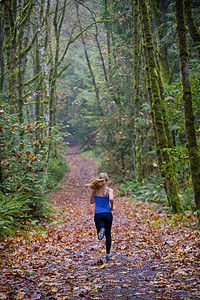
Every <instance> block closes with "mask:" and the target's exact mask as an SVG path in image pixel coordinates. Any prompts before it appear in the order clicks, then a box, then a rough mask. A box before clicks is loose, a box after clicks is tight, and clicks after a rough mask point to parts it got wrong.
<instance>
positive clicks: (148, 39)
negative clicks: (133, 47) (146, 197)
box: [139, 0, 183, 213]
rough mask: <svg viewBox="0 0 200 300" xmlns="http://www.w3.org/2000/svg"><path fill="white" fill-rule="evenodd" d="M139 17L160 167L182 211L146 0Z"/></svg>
mask: <svg viewBox="0 0 200 300" xmlns="http://www.w3.org/2000/svg"><path fill="white" fill-rule="evenodd" d="M139 5H140V11H141V19H142V25H143V30H144V41H145V44H146V45H145V46H146V51H147V62H148V66H149V76H150V78H149V79H150V85H151V91H152V97H153V103H152V111H153V118H154V122H155V131H156V132H155V135H156V137H157V143H158V147H159V149H160V152H161V158H162V168H164V171H165V182H166V185H167V189H166V190H167V193H168V195H167V196H168V199H169V201H170V204H171V206H172V209H173V212H174V213H182V212H183V208H182V205H181V201H180V198H179V195H178V182H177V179H176V177H175V174H174V167H173V163H172V161H171V158H170V154H169V151H168V140H167V136H166V131H165V126H164V120H163V115H162V105H163V104H162V99H161V96H160V89H159V82H158V73H157V66H156V61H155V56H154V45H153V38H152V34H151V28H150V19H149V14H148V8H147V4H146V0H140V1H139Z"/></svg>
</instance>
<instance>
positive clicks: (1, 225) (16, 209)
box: [0, 193, 29, 238]
mask: <svg viewBox="0 0 200 300" xmlns="http://www.w3.org/2000/svg"><path fill="white" fill-rule="evenodd" d="M13 197H14V196H13V195H10V194H3V193H1V194H0V238H2V237H6V236H7V235H10V234H11V235H13V229H15V228H16V227H17V225H18V226H19V225H20V226H21V223H22V222H24V220H25V218H26V217H27V216H28V214H29V208H28V206H27V203H28V201H29V199H28V198H27V197H25V196H24V195H20V194H17V195H16V196H15V198H13Z"/></svg>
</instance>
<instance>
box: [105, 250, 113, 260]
mask: <svg viewBox="0 0 200 300" xmlns="http://www.w3.org/2000/svg"><path fill="white" fill-rule="evenodd" d="M112 256H113V254H112V252H110V253H108V254H106V260H107V261H109V260H110V258H111V257H112Z"/></svg>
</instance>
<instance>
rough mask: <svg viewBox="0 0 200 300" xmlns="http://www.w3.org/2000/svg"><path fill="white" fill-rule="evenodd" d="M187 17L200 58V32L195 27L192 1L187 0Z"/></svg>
mask: <svg viewBox="0 0 200 300" xmlns="http://www.w3.org/2000/svg"><path fill="white" fill-rule="evenodd" d="M185 15H186V21H187V26H188V29H189V33H190V36H191V38H192V39H193V41H194V42H195V44H196V46H197V51H198V55H199V58H200V32H199V30H198V28H197V26H196V25H195V23H194V19H193V16H192V9H191V0H185Z"/></svg>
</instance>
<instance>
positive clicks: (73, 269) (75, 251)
mask: <svg viewBox="0 0 200 300" xmlns="http://www.w3.org/2000/svg"><path fill="white" fill-rule="evenodd" d="M67 159H68V162H69V165H70V172H69V174H68V176H67V177H66V178H64V179H63V181H62V189H60V190H57V191H56V192H54V193H52V199H53V202H54V204H55V207H56V219H55V220H54V221H53V222H52V223H51V224H49V225H48V226H47V228H46V230H45V231H44V232H38V233H34V234H33V233H30V234H29V235H27V237H26V238H25V237H20V236H19V237H15V238H14V237H10V238H8V239H7V240H6V241H5V242H3V243H0V250H1V268H0V269H1V270H0V299H107V300H111V299H113V300H115V299H134V300H135V299H136V300H137V299H197V298H199V297H200V289H199V286H200V277H199V274H200V264H199V258H200V256H199V246H200V239H199V232H198V231H197V230H196V229H195V224H196V223H195V222H196V220H195V218H194V216H193V215H192V214H189V213H188V218H187V219H185V220H184V221H177V222H176V220H175V219H173V222H172V218H171V216H169V215H167V214H165V213H164V212H163V210H162V209H160V207H159V205H157V204H153V203H141V202H138V203H137V202H131V201H130V200H128V199H127V198H125V197H124V198H121V197H115V210H114V212H113V216H114V222H113V230H112V236H113V249H112V251H113V252H114V256H113V258H112V259H111V260H110V261H109V262H108V263H107V262H106V261H105V249H104V246H105V240H102V241H98V240H97V237H96V230H95V226H94V221H93V213H94V206H93V205H90V204H89V194H90V193H89V191H88V190H87V189H86V188H84V184H85V183H87V182H88V180H89V179H90V178H91V177H93V176H95V174H96V165H95V162H94V161H92V160H90V159H87V158H84V157H83V156H81V155H80V153H79V148H78V147H71V148H69V150H68V155H67Z"/></svg>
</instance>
